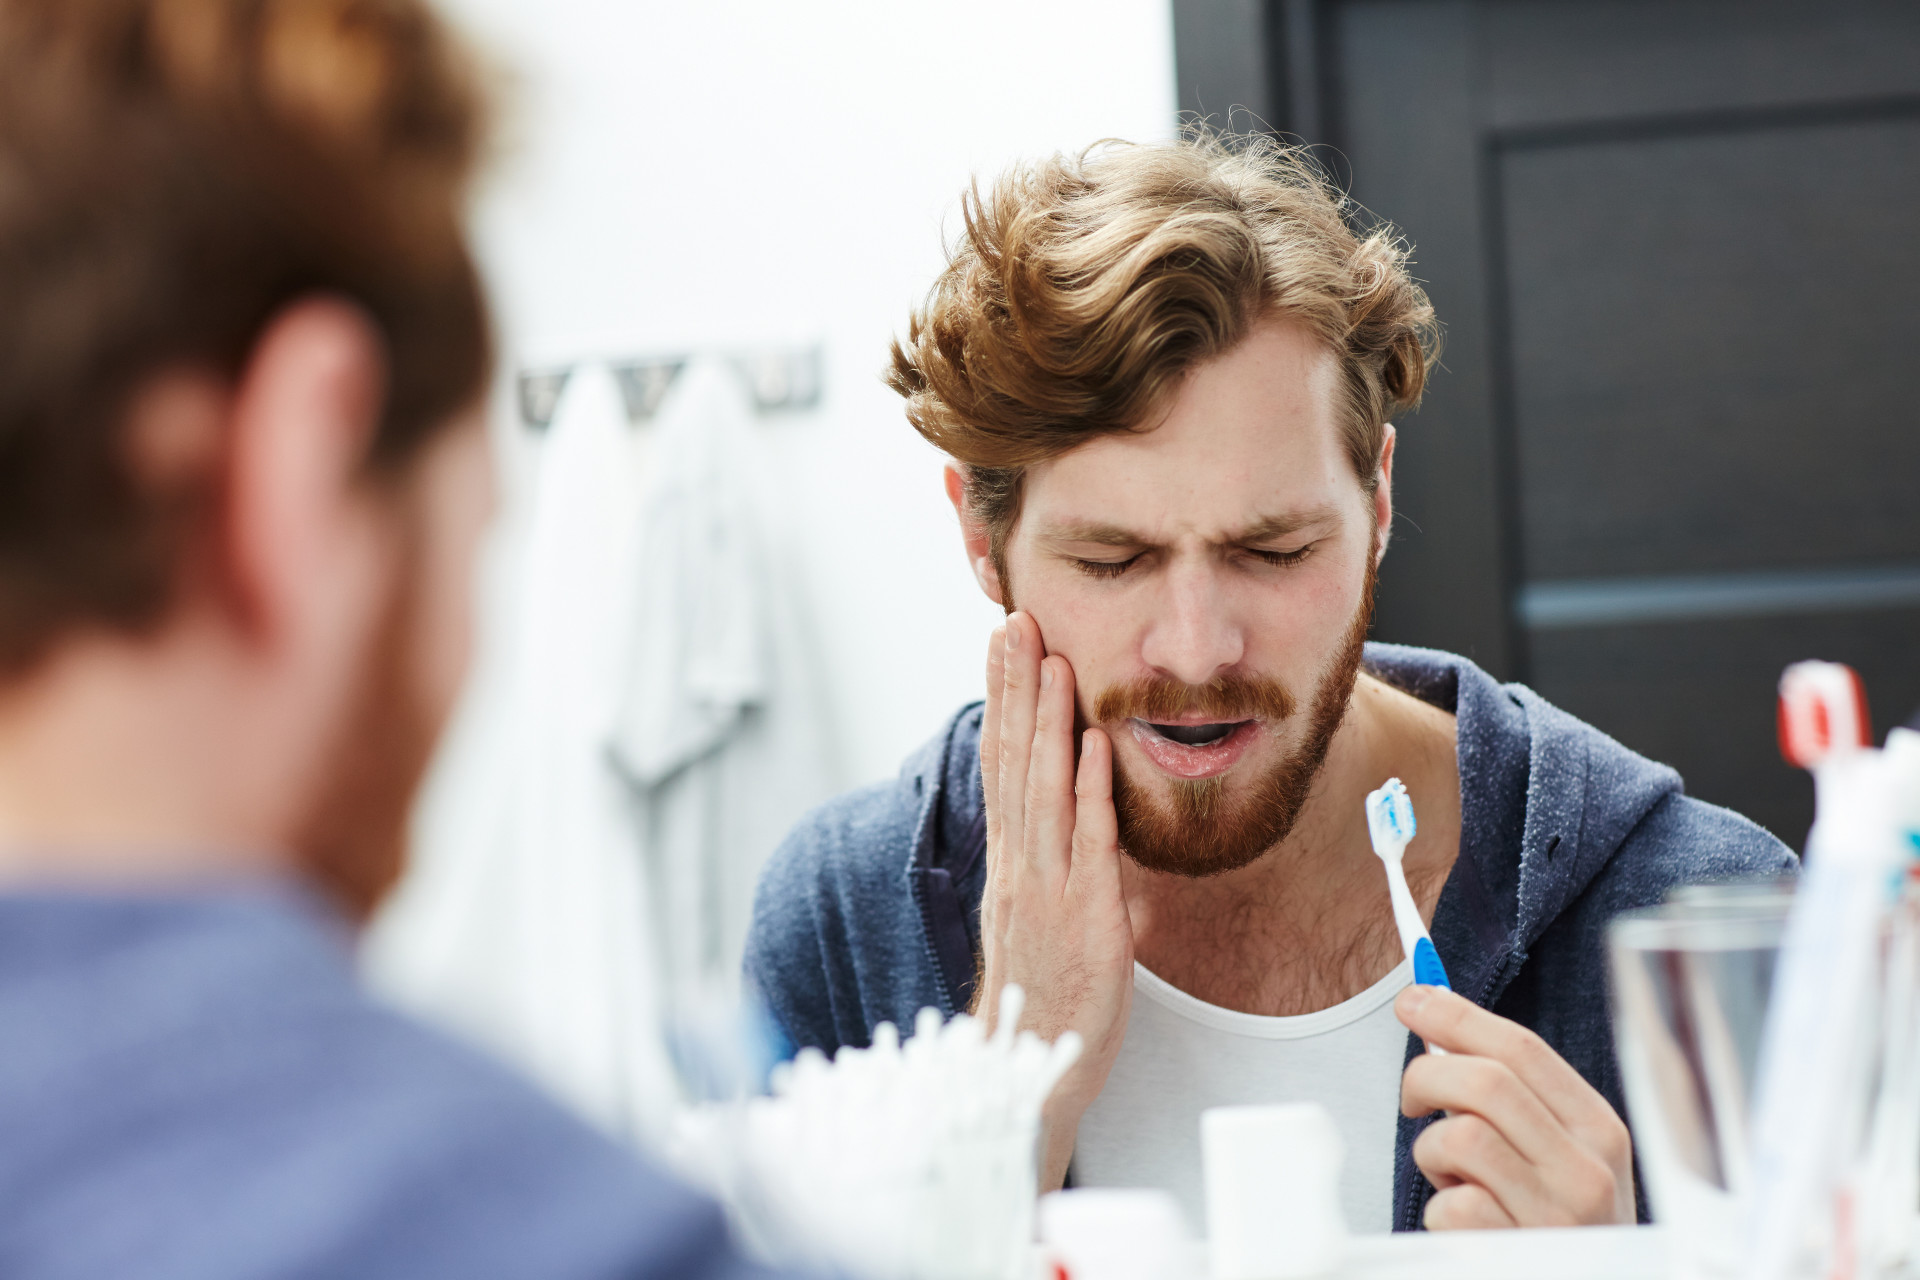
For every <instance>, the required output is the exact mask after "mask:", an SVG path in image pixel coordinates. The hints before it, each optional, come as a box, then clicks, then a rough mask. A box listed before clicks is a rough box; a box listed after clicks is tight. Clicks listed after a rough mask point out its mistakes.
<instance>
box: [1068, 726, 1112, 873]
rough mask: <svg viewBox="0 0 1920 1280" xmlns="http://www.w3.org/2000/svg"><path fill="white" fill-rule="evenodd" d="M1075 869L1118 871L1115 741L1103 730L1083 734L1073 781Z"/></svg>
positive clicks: (1084, 870)
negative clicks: (1114, 790) (1114, 764)
mask: <svg viewBox="0 0 1920 1280" xmlns="http://www.w3.org/2000/svg"><path fill="white" fill-rule="evenodd" d="M1073 800H1074V804H1073V871H1074V873H1075V874H1087V875H1102V874H1113V875H1117V874H1118V873H1119V859H1120V827H1119V823H1118V821H1117V820H1116V818H1115V816H1114V812H1113V743H1112V741H1110V740H1109V739H1108V737H1107V735H1106V733H1105V732H1104V731H1103V730H1100V729H1089V730H1087V731H1086V732H1085V733H1084V734H1082V735H1081V736H1080V769H1079V771H1078V772H1077V773H1076V774H1075V775H1074V781H1073Z"/></svg>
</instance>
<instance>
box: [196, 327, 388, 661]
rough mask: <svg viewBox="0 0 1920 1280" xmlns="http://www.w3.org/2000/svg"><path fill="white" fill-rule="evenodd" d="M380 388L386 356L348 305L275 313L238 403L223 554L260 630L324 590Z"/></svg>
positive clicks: (239, 602)
mask: <svg viewBox="0 0 1920 1280" xmlns="http://www.w3.org/2000/svg"><path fill="white" fill-rule="evenodd" d="M385 396H386V352H385V345H384V343H383V342H382V340H381V336H380V333H379V331H378V330H377V329H376V328H375V327H374V324H373V321H372V320H371V319H370V318H369V317H368V316H367V315H366V313H365V312H363V311H361V310H360V309H359V308H358V307H355V306H353V305H352V304H350V303H347V302H344V301H340V300H336V299H329V298H314V299H310V300H308V301H304V302H298V303H294V304H293V305H291V306H290V307H288V308H287V309H286V310H284V311H282V312H281V313H280V314H279V315H278V316H276V317H275V318H274V319H273V320H271V321H270V322H269V323H268V325H267V327H266V329H265V330H264V331H263V332H262V334H261V336H260V338H259V340H258V341H257V342H256V343H255V344H254V348H253V351H252V353H251V354H250V355H249V356H248V359H247V364H246V367H245V368H244V369H243V370H242V371H241V376H240V380H239V384H238V386H237V387H236V389H235V395H234V400H233V410H232V413H233V418H232V422H231V424H230V431H231V440H232V444H231V448H230V449H229V451H228V455H227V468H226V471H227V474H226V477H225V478H226V485H225V494H224V502H223V504H222V512H221V514H222V520H221V525H222V528H221V531H220V534H221V537H220V542H221V545H220V559H221V562H222V565H223V568H224V570H225V572H224V574H223V577H224V579H225V583H226V586H227V588H228V591H229V592H230V593H231V598H232V604H233V605H234V606H235V608H236V611H237V613H238V617H239V621H240V623H241V625H242V626H243V627H244V628H246V629H247V630H248V631H249V632H250V633H253V634H254V635H255V636H257V637H265V636H272V635H274V634H276V633H278V632H279V631H281V630H282V629H283V628H284V627H285V626H286V625H287V624H288V622H289V621H290V620H291V619H292V617H293V615H295V614H298V613H299V612H301V611H302V610H303V608H305V607H306V603H305V602H306V601H307V600H308V599H312V600H313V602H314V603H315V604H317V603H318V601H319V600H320V599H323V598H325V597H326V596H327V595H328V594H329V593H327V592H326V591H324V590H323V589H322V583H321V579H322V578H324V577H325V576H326V575H327V574H328V573H329V572H330V571H331V570H332V569H333V568H334V567H335V564H336V557H337V556H338V555H339V554H340V549H341V548H342V547H343V545H345V544H346V543H347V542H350V541H351V540H350V539H343V537H342V534H343V532H344V529H343V524H344V522H345V521H347V520H348V519H349V513H350V511H351V510H352V509H353V507H354V505H355V504H354V501H353V499H354V492H353V491H354V489H355V487H356V484H357V481H358V478H359V474H360V469H361V466H362V463H363V462H364V460H365V458H366V455H367V450H368V448H369V446H370V445H371V442H372V439H373V435H374V431H375V429H376V428H377V426H378V424H379V420H380V414H381V411H382V407H383V405H384V402H385Z"/></svg>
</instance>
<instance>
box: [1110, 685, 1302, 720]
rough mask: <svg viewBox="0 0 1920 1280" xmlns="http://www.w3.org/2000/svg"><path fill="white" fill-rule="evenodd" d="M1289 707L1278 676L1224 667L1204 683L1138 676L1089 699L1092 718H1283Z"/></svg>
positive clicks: (1291, 704)
mask: <svg viewBox="0 0 1920 1280" xmlns="http://www.w3.org/2000/svg"><path fill="white" fill-rule="evenodd" d="M1293 709H1294V702H1293V695H1292V694H1290V693H1288V692H1287V690H1286V687H1285V686H1283V685H1282V684H1281V683H1280V682H1279V681H1277V680H1272V679H1269V678H1267V677H1265V676H1247V675H1237V674H1234V673H1232V672H1228V673H1225V674H1222V675H1217V676H1215V677H1214V678H1213V679H1211V680H1209V681H1207V682H1206V683H1205V684H1186V683H1184V682H1182V681H1179V680H1169V679H1166V678H1165V677H1156V676H1142V677H1140V678H1139V679H1138V680H1132V681H1129V682H1128V683H1126V684H1117V685H1109V686H1108V687H1107V688H1105V689H1102V690H1101V691H1100V696H1099V697H1097V698H1095V699H1094V701H1093V719H1094V722H1095V723H1096V724H1112V723H1113V722H1114V721H1116V720H1145V721H1148V722H1149V723H1155V722H1158V723H1162V724H1165V723H1170V722H1172V721H1175V720H1178V719H1180V718H1181V717H1182V716H1187V715H1202V716H1206V717H1207V718H1208V719H1209V720H1211V721H1216V722H1225V721H1230V720H1285V719H1286V718H1287V717H1289V716H1291V715H1292V714H1293Z"/></svg>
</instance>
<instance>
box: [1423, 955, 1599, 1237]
mask: <svg viewBox="0 0 1920 1280" xmlns="http://www.w3.org/2000/svg"><path fill="white" fill-rule="evenodd" d="M1393 1007H1394V1012H1395V1013H1396V1014H1398V1015H1399V1017H1400V1021H1402V1022H1404V1023H1405V1024H1406V1025H1407V1028H1408V1029H1409V1030H1411V1031H1412V1032H1413V1033H1414V1034H1415V1035H1418V1036H1420V1037H1421V1038H1423V1039H1424V1040H1426V1041H1427V1043H1428V1044H1429V1045H1431V1046H1433V1047H1435V1048H1440V1049H1445V1050H1446V1053H1445V1054H1444V1055H1436V1054H1432V1053H1423V1054H1421V1055H1420V1056H1419V1057H1417V1058H1415V1059H1414V1060H1413V1061H1412V1062H1411V1063H1409V1064H1408V1066H1407V1070H1406V1074H1405V1075H1404V1076H1403V1077H1401V1081H1400V1107H1401V1110H1402V1111H1404V1112H1405V1113H1406V1114H1407V1115H1409V1116H1423V1115H1428V1114H1430V1113H1432V1112H1435V1111H1443V1112H1445V1113H1446V1115H1445V1116H1444V1117H1443V1118H1441V1119H1440V1120H1437V1121H1435V1122H1434V1123H1433V1124H1431V1125H1429V1126H1428V1127H1427V1130H1426V1132H1425V1133H1422V1134H1421V1135H1420V1137H1419V1138H1418V1139H1417V1140H1416V1141H1415V1142H1414V1144H1413V1159H1414V1163H1415V1164H1417V1165H1419V1166H1420V1172H1422V1173H1424V1174H1426V1175H1427V1180H1428V1181H1429V1182H1431V1183H1433V1185H1434V1187H1435V1188H1437V1190H1436V1192H1435V1194H1434V1196H1433V1198H1432V1199H1430V1200H1428V1201H1427V1210H1426V1225H1427V1226H1428V1228H1430V1229H1432V1230H1461V1229H1472V1228H1484V1227H1561V1226H1599V1225H1605V1224H1609V1223H1618V1224H1628V1223H1632V1222H1633V1221H1634V1196H1633V1145H1632V1142H1631V1140H1630V1139H1629V1138H1628V1136H1627V1126H1626V1124H1625V1123H1624V1122H1622V1121H1621V1119H1620V1117H1619V1115H1618V1114H1617V1113H1615V1111H1614V1109H1613V1108H1612V1107H1611V1106H1609V1105H1608V1104H1607V1100H1606V1099H1605V1098H1603V1097H1601V1096H1600V1094H1599V1092H1598V1091H1597V1090H1595V1089H1594V1087H1593V1086H1592V1085H1590V1084H1588V1083H1587V1082H1586V1080H1585V1079H1583V1078H1582V1077H1581V1075H1580V1073H1579V1072H1577V1071H1575V1070H1574V1069H1573V1068H1572V1067H1571V1066H1568V1065H1567V1063H1566V1061H1565V1059H1563V1058H1561V1056H1560V1055H1559V1054H1557V1053H1555V1052H1554V1051H1553V1049H1552V1047H1551V1046H1549V1045H1548V1044H1547V1042H1546V1041H1545V1040H1542V1039H1541V1038H1540V1037H1539V1036H1538V1035H1536V1034H1534V1033H1533V1032H1532V1031H1530V1030H1528V1029H1527V1028H1525V1027H1523V1026H1521V1025H1520V1024H1518V1023H1516V1022H1512V1021H1510V1020H1508V1019H1506V1018H1502V1017H1500V1016H1499V1015H1498V1014H1495V1013H1490V1012H1488V1011H1487V1010H1485V1009H1482V1008H1480V1007H1479V1006H1478V1005H1476V1004H1474V1003H1473V1002H1472V1001H1470V1000H1467V999H1465V998H1463V997H1461V996H1458V995H1455V994H1454V993H1453V992H1452V991H1449V990H1447V989H1445V988H1443V987H1426V986H1412V987H1408V988H1407V989H1406V990H1405V991H1402V992H1401V993H1400V995H1399V997H1398V998H1397V999H1395V1001H1394V1006H1393Z"/></svg>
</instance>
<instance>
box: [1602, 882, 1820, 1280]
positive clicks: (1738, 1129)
mask: <svg viewBox="0 0 1920 1280" xmlns="http://www.w3.org/2000/svg"><path fill="white" fill-rule="evenodd" d="M1792 901H1793V898H1792V894H1791V892H1790V891H1789V890H1788V889H1787V888H1786V887H1784V886H1782V885H1778V884H1773V883H1764V884H1729V885H1714V886H1700V887H1695V888H1690V889H1686V890H1682V891H1680V892H1678V893H1676V894H1675V895H1674V896H1673V897H1672V898H1671V899H1670V900H1669V901H1668V902H1666V903H1665V904H1663V905H1661V906H1658V907H1652V908H1648V909H1645V910H1641V911H1632V912H1627V913H1626V914H1624V915H1621V916H1620V917H1618V918H1617V919H1615V920H1614V922H1613V923H1612V925H1611V926H1610V927H1609V930H1608V942H1609V947H1608V950H1609V953H1610V956H1611V961H1612V970H1613V973H1612V976H1613V1026H1614V1036H1615V1039H1616V1042H1617V1046H1618V1050H1619V1054H1620V1068H1621V1075H1622V1077H1623V1079H1624V1081H1625V1084H1626V1093H1627V1112H1628V1120H1629V1122H1630V1123H1631V1125H1632V1128H1633V1136H1634V1144H1635V1147H1636V1148H1637V1149H1638V1151H1639V1155H1640V1168H1641V1173H1642V1175H1643V1177H1644V1178H1645V1180H1646V1187H1647V1192H1648V1194H1649V1196H1650V1197H1651V1199H1652V1201H1653V1205H1652V1208H1653V1216H1654V1219H1655V1220H1656V1221H1658V1222H1660V1223H1661V1224H1663V1225H1664V1226H1665V1227H1666V1228H1667V1231H1668V1235H1669V1240H1670V1248H1671V1250H1672V1256H1673V1261H1674V1264H1675V1268H1676V1272H1677V1274H1679V1275H1682V1276H1693V1277H1718V1276H1731V1275H1734V1274H1735V1273H1737V1271H1738V1270H1739V1267H1740V1262H1741V1255H1740V1248H1739V1231H1740V1227H1741V1223H1740V1211H1741V1207H1740V1196H1741V1194H1742V1192H1743V1191H1744V1190H1745V1185H1744V1184H1745V1180H1746V1177H1747V1169H1748V1152H1749V1145H1748V1144H1749V1138H1750V1130H1749V1125H1750V1114H1751V1111H1750V1108H1751V1104H1752V1090H1753V1083H1754V1072H1755V1068H1756V1066H1757V1065H1758V1062H1759V1057H1760V1040H1761V1029H1762V1026H1763V1025H1764V1023H1765V1020H1766V1012H1767V1001H1768V998H1769V997H1770V995H1771V994H1772V990H1773V977H1774V966H1775V963H1776V961H1777V960H1778V958H1779V952H1780V939H1781V936H1782V934H1783V932H1784V930H1785V926H1786V919H1787V911H1788V908H1789V906H1790V905H1791V903H1792Z"/></svg>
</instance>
